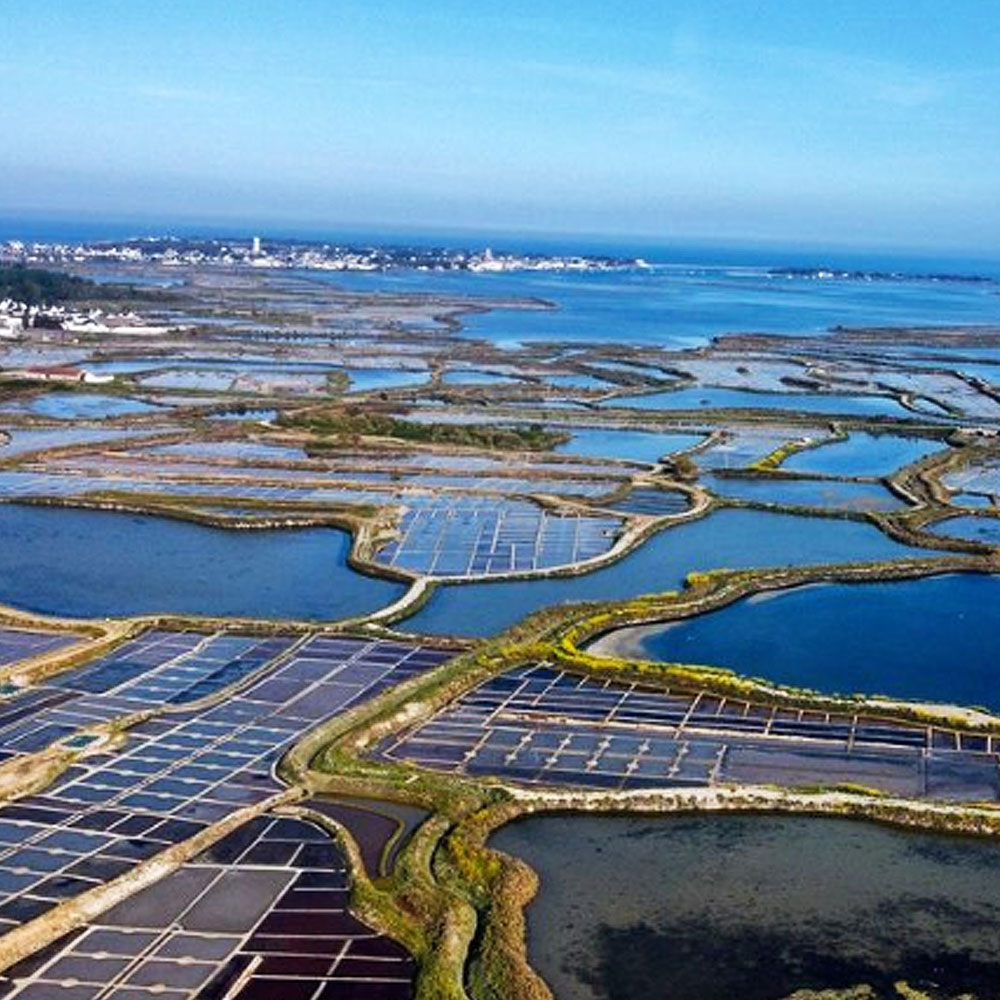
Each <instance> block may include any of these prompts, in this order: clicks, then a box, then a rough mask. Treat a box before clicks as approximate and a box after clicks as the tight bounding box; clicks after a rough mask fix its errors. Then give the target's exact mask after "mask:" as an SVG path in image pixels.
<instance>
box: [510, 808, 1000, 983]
mask: <svg viewBox="0 0 1000 1000" xmlns="http://www.w3.org/2000/svg"><path fill="white" fill-rule="evenodd" d="M490 846H491V847H496V848H498V849H500V850H503V851H505V852H507V853H508V854H512V855H514V856H516V857H519V858H522V859H523V860H524V861H526V862H527V863H528V864H529V865H531V867H532V868H534V870H535V871H536V872H537V873H538V875H539V876H540V878H541V887H540V891H539V893H538V896H537V897H536V898H535V900H534V901H533V902H532V903H531V904H530V906H529V907H528V911H527V924H528V933H527V939H528V940H527V944H528V959H529V961H530V962H531V964H532V966H533V968H534V969H535V970H536V971H538V972H539V973H540V974H541V975H542V976H543V977H544V978H545V979H546V981H547V982H548V984H549V985H550V987H551V988H552V991H553V993H554V995H555V997H556V1000H663V998H664V997H669V998H670V1000H733V998H734V997H739V998H740V1000H784V998H787V997H789V996H791V995H792V994H797V991H799V990H815V991H821V990H846V989H849V988H852V987H860V986H861V985H862V984H867V985H868V986H869V987H870V988H871V992H870V993H867V992H866V993H860V992H859V993H857V994H854V993H852V994H851V995H852V996H855V995H856V996H858V997H861V996H864V997H867V998H868V1000H889V998H892V1000H898V998H899V997H900V995H901V994H899V993H897V992H896V990H895V988H894V984H895V983H897V982H900V981H905V982H907V983H908V984H909V985H910V986H911V987H913V988H916V989H923V990H925V991H929V992H926V993H922V994H921V996H923V995H927V996H934V997H939V996H940V997H944V996H948V997H954V996H958V995H959V994H961V995H963V996H965V995H973V996H976V997H982V998H986V997H991V998H995V997H997V996H998V995H1000V994H998V990H997V982H998V981H1000V978H998V977H1000V845H998V844H997V843H996V842H994V841H986V840H970V839H958V838H953V837H943V836H936V835H932V834H925V833H913V832H902V831H898V830H893V829H889V828H886V827H880V826H876V825H874V824H868V823H863V822H860V821H850V820H843V819H824V818H804V817H771V816H712V817H698V818H695V817H679V816H661V817H628V816H573V817H567V816H536V817H532V818H530V819H525V820H521V821H519V822H516V823H513V824H511V825H510V826H507V827H504V828H503V829H501V830H500V831H498V832H497V833H496V834H495V835H494V836H493V837H492V839H491V841H490ZM810 995H813V994H810ZM838 995H839V994H838Z"/></svg>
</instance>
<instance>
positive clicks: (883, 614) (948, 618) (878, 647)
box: [593, 574, 1000, 710]
mask: <svg viewBox="0 0 1000 1000" xmlns="http://www.w3.org/2000/svg"><path fill="white" fill-rule="evenodd" d="M593 648H594V649H595V651H605V652H614V653H616V654H621V655H624V656H633V657H641V658H643V659H648V660H664V661H667V662H684V663H701V664H710V665H712V666H719V667H730V668H732V669H733V670H736V671H738V672H739V673H741V674H747V675H752V676H755V677H766V678H768V679H770V680H775V681H778V682H779V683H782V684H789V685H792V686H795V687H807V688H814V689H816V690H819V691H826V692H836V693H841V694H853V693H865V694H886V695H893V696H896V697H900V698H913V699H920V700H928V701H936V702H944V703H949V704H960V705H986V706H989V707H990V708H991V709H994V710H997V709H1000V686H998V685H997V662H998V660H1000V577H998V576H985V575H976V574H954V575H949V576H939V577H932V578H929V579H924V580H908V581H904V582H895V583H865V584H818V585H815V586H809V587H798V588H795V589H792V590H786V591H781V592H778V593H771V594H765V595H761V596H759V597H751V598H747V599H745V600H742V601H737V602H736V603H735V604H731V605H729V606H728V607H725V608H722V609H720V610H718V611H713V612H710V613H708V614H704V615H700V616H698V617H696V618H691V619H687V620H685V621H681V622H675V623H672V624H664V625H651V626H638V627H635V628H626V629H619V630H617V631H615V632H612V633H609V634H608V635H607V636H604V637H603V638H601V639H599V640H598V641H597V642H596V643H595V644H594V647H593Z"/></svg>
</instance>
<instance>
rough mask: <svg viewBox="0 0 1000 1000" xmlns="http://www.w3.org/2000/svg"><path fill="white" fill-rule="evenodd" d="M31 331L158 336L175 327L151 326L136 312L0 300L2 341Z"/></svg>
mask: <svg viewBox="0 0 1000 1000" xmlns="http://www.w3.org/2000/svg"><path fill="white" fill-rule="evenodd" d="M32 328H37V329H46V330H63V331H65V332H66V333H75V334H81V335H83V334H100V333H111V334H120V335H125V336H127V335H129V334H132V335H136V336H146V337H149V336H157V335H160V334H165V333H169V332H170V330H172V329H176V327H168V326H157V325H154V324H151V323H148V322H147V321H146V320H144V319H143V318H142V317H141V316H139V315H138V314H137V313H134V312H123V313H106V312H104V311H103V310H101V309H87V310H77V309H70V308H67V307H66V306H29V305H28V304H27V303H25V302H17V301H15V300H14V299H0V339H3V338H7V339H13V338H19V337H22V336H23V335H24V332H25V331H26V330H30V329H32Z"/></svg>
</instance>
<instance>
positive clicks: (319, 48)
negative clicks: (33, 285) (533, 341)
mask: <svg viewBox="0 0 1000 1000" xmlns="http://www.w3.org/2000/svg"><path fill="white" fill-rule="evenodd" d="M0 24H2V38H0V79H2V81H3V94H2V99H0V129H2V131H0V134H2V136H3V142H2V143H0V212H3V213H4V214H7V215H10V214H14V213H17V212H22V211H34V212H40V213H48V214H56V213H59V214H86V215H91V214H92V215H95V216H105V217H107V216H114V217H116V218H127V217H134V218H151V219H163V220H172V219H176V220H212V219H218V220H230V221H234V222H240V221H242V220H246V222H247V224H248V225H249V226H251V227H258V226H261V225H267V224H273V225H279V224H283V225H311V226H315V227H317V228H322V227H324V226H327V225H330V226H337V225H342V226H350V227H352V228H355V229H358V228H362V229H363V228H366V227H371V228H382V229H385V228H391V227H400V228H419V227H429V228H433V229H437V230H452V229H461V228H472V229H481V230H486V231H491V230H496V231H501V230H513V231H517V230H537V231H549V232H590V233H610V234H614V233H622V234H642V235H647V236H651V237H655V238H663V239H666V238H670V239H673V238H678V237H685V236H692V237H705V238H726V239H794V240H802V241H806V242H810V243H816V244H822V243H824V242H831V243H857V244H883V245H899V246H906V245H912V246H942V247H943V246H951V247H963V248H966V249H970V250H982V249H987V248H989V249H992V248H993V246H994V245H995V243H996V241H998V239H1000V211H998V206H1000V114H998V108H1000V3H996V2H993V0H951V2H950V3H948V4H947V5H943V4H941V3H940V2H939V0H936V2H933V3H931V2H927V0H905V2H902V0H864V2H856V0H831V2H828V3H826V4H822V5H820V4H812V3H805V2H802V0H794V2H792V0H742V2H737V0H669V2H668V0H659V2H657V0H650V2H645V0H635V2H629V0H620V2H619V3H609V2H607V0H600V2H598V0H572V2H565V3H563V2H544V0H535V2H533V3H524V2H520V0H510V2H506V3H501V4H471V3H468V2H467V0H465V2H452V0H420V2H410V0H378V2H371V0H368V2H364V3H354V2H337V0H328V2H323V0H295V2H291V3H289V2H279V0H269V2H264V0H238V2H237V0H231V2H220V0H197V2H189V0H171V2H169V3H157V4H154V3H146V2H135V0H127V2H126V0H117V2H115V0H87V2H76V0H73V2H66V0H17V2H14V0H0Z"/></svg>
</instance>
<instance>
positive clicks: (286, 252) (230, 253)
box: [0, 236, 646, 271]
mask: <svg viewBox="0 0 1000 1000" xmlns="http://www.w3.org/2000/svg"><path fill="white" fill-rule="evenodd" d="M3 262H7V263H21V264H32V265H47V264H63V265H65V264H88V263H111V264H119V265H128V264H158V265H162V266H167V267H204V266H212V265H215V266H225V267H254V268H294V269H302V270H317V271H384V270H392V269H397V268H407V269H416V270H425V271H607V270H621V269H624V268H634V267H645V266H646V264H645V262H644V261H642V260H639V259H635V258H630V259H626V258H618V257H605V256H579V255H572V256H562V255H554V256H553V255H547V254H514V253H494V252H493V251H492V250H490V249H489V248H487V249H485V250H475V251H471V250H449V249H433V248H425V247H391V246H384V247H383V246H379V247H350V246H333V245H330V244H328V243H303V242H291V241H283V240H275V241H271V240H268V241H267V242H264V241H263V240H262V239H261V238H260V237H259V236H254V237H253V238H252V239H249V240H246V241H232V240H220V239H187V238H181V237H147V238H142V239H130V240H123V241H120V242H101V243H79V244H68V243H27V242H23V241H20V240H10V241H8V242H7V243H4V244H0V263H3Z"/></svg>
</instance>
